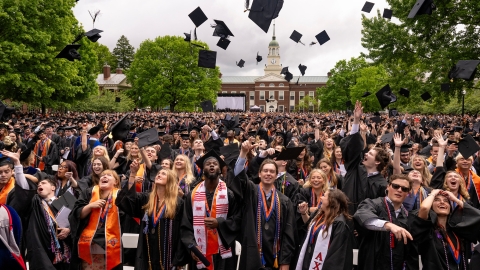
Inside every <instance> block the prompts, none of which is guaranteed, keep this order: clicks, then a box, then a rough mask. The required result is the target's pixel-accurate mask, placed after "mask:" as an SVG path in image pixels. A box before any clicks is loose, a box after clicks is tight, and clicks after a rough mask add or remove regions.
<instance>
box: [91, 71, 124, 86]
mask: <svg viewBox="0 0 480 270" xmlns="http://www.w3.org/2000/svg"><path fill="white" fill-rule="evenodd" d="M126 79H127V76H126V75H125V74H117V73H113V74H111V75H110V78H108V79H107V80H104V79H103V73H102V74H98V75H97V84H98V85H106V84H108V85H119V84H121V83H122V82H123V81H124V80H126Z"/></svg>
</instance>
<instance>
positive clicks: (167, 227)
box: [115, 185, 190, 270]
mask: <svg viewBox="0 0 480 270" xmlns="http://www.w3.org/2000/svg"><path fill="white" fill-rule="evenodd" d="M149 196H150V194H149V193H146V192H141V193H140V192H136V190H135V186H134V185H133V186H132V187H131V188H130V189H129V188H128V185H125V186H124V187H123V188H122V190H120V192H119V193H118V196H117V200H116V202H115V203H116V205H117V206H118V207H119V209H121V210H122V211H123V212H125V214H127V215H129V216H131V217H134V218H139V219H140V220H141V223H140V228H139V230H138V231H137V233H138V234H139V237H138V246H137V249H136V260H135V269H149V263H148V261H149V260H151V265H152V269H153V270H160V269H161V268H160V251H159V246H161V247H162V262H163V263H164V264H165V261H166V255H165V254H170V255H171V256H170V258H169V261H170V262H171V263H172V265H173V266H181V265H185V264H186V263H187V261H188V258H189V257H190V253H189V252H188V251H187V250H186V249H185V247H184V245H182V243H181V241H180V224H181V220H182V216H183V200H182V199H180V198H178V197H177V209H176V214H175V219H174V220H170V219H166V218H162V219H160V222H159V225H160V228H159V227H158V226H159V225H157V227H156V229H155V233H154V234H152V233H151V229H152V219H151V216H149V217H148V219H149V220H148V221H145V219H144V216H145V210H143V209H142V207H143V206H144V205H146V204H147V202H148V199H149ZM147 224H148V230H147V234H145V232H144V229H145V227H146V226H147ZM168 231H171V242H170V243H169V242H168V239H167V237H166V236H167V235H166V232H168ZM146 237H148V246H147V239H146ZM164 247H167V249H169V250H164ZM148 250H150V258H149V254H148V252H149V251H148ZM168 251H170V252H168ZM187 256H188V257H187ZM164 269H170V268H167V267H165V266H164Z"/></svg>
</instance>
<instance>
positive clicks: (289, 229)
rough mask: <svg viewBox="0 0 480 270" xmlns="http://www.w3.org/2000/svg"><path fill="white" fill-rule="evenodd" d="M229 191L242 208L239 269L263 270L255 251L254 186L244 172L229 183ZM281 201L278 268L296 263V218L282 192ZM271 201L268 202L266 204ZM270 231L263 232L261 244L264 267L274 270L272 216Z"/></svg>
mask: <svg viewBox="0 0 480 270" xmlns="http://www.w3.org/2000/svg"><path fill="white" fill-rule="evenodd" d="M230 184H231V186H230V188H231V190H232V191H233V192H234V193H235V196H236V198H238V200H239V204H241V205H242V210H241V211H242V213H243V216H242V224H241V228H242V230H241V236H240V237H241V241H240V242H241V244H242V254H241V256H240V267H239V269H249V270H250V269H251V270H258V269H262V268H263V265H262V262H261V258H260V254H259V252H258V247H257V233H256V227H257V224H256V222H255V220H256V215H257V202H258V192H257V185H255V184H254V183H253V182H252V181H250V180H248V178H247V176H246V174H245V170H243V171H242V172H241V173H240V174H238V175H237V176H236V177H235V178H234V180H233V181H231V182H230ZM277 194H278V196H279V198H280V205H281V206H280V207H281V209H280V210H281V212H280V229H281V232H280V244H281V246H280V250H279V252H278V266H280V265H282V264H288V265H289V264H291V263H292V262H293V261H294V260H295V249H296V238H295V230H296V226H295V214H294V210H293V205H292V202H291V201H290V199H288V197H287V196H285V195H283V194H282V193H281V192H278V193H277ZM269 201H271V199H270V200H269ZM268 224H269V228H271V229H270V230H263V231H262V242H263V248H262V251H263V253H264V258H265V260H266V265H265V267H270V268H272V269H273V262H274V258H273V255H274V254H273V237H274V236H273V234H274V231H275V230H274V228H275V226H276V225H275V213H272V216H271V218H270V220H269V221H268ZM261 228H262V229H263V228H265V220H264V218H263V216H262V221H261Z"/></svg>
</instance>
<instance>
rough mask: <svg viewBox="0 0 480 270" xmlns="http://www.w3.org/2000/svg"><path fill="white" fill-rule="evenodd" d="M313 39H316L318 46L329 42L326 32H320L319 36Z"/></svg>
mask: <svg viewBox="0 0 480 270" xmlns="http://www.w3.org/2000/svg"><path fill="white" fill-rule="evenodd" d="M315 38H316V39H317V41H318V43H319V44H320V45H323V44H325V43H326V42H327V41H329V40H330V37H329V36H328V34H327V31H325V30H323V31H322V32H320V34H318V35H316V36H315Z"/></svg>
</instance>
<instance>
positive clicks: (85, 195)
mask: <svg viewBox="0 0 480 270" xmlns="http://www.w3.org/2000/svg"><path fill="white" fill-rule="evenodd" d="M92 190H93V188H92V187H90V188H88V189H86V190H82V192H81V193H80V196H79V197H78V200H77V201H76V202H75V206H74V207H73V210H72V212H71V213H70V215H69V216H68V221H69V222H70V236H71V237H72V239H73V244H72V258H71V259H70V269H71V270H80V269H82V259H80V258H79V257H78V239H79V238H80V235H81V234H82V232H83V230H84V229H85V228H86V227H87V225H88V222H89V220H90V215H88V216H87V217H85V218H84V219H80V214H81V213H82V209H83V207H85V206H86V205H87V204H89V203H90V200H91V199H92ZM119 216H120V224H123V221H124V217H125V214H124V213H123V211H121V210H120V209H119ZM99 231H100V229H97V232H96V233H95V236H94V237H93V240H92V243H93V242H95V243H97V244H99V245H100V241H99V242H97V241H95V240H97V239H98V238H99V234H98V233H99ZM121 234H122V232H120V235H121ZM103 242H104V241H103ZM103 248H104V246H103ZM113 269H114V270H122V269H123V265H122V264H119V265H118V266H117V267H115V268H113Z"/></svg>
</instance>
